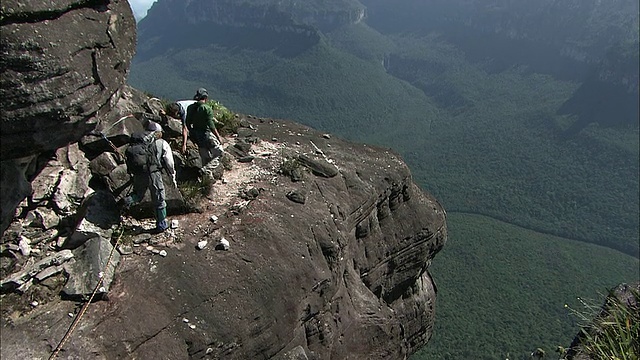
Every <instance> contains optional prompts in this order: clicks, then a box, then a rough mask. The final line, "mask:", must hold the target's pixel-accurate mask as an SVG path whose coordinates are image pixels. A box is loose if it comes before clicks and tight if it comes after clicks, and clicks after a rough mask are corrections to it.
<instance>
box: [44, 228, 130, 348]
mask: <svg viewBox="0 0 640 360" xmlns="http://www.w3.org/2000/svg"><path fill="white" fill-rule="evenodd" d="M123 233H124V230H122V231H121V232H120V235H119V236H118V239H117V240H116V244H115V245H114V246H113V248H112V249H111V252H110V253H109V258H108V259H107V263H106V264H105V266H104V269H103V271H101V272H100V273H98V283H97V284H96V287H95V288H94V289H93V293H91V296H90V297H89V301H87V302H86V303H85V304H84V305H83V306H82V309H81V310H80V313H79V314H78V316H76V318H75V319H73V322H72V323H71V326H69V329H67V332H66V333H65V334H64V336H63V337H62V340H60V343H59V344H58V346H56V348H55V350H54V351H53V353H52V354H51V356H49V360H52V359H55V358H56V357H57V356H58V353H59V352H60V350H62V347H63V346H64V344H65V343H66V342H67V340H69V337H71V333H73V331H74V330H75V329H76V326H78V323H79V322H80V319H81V318H82V316H83V315H84V313H85V312H86V311H87V308H89V304H91V301H92V300H93V298H94V296H96V293H97V292H98V289H100V286H101V285H102V281H103V280H104V273H105V271H106V270H107V269H108V268H109V264H110V263H111V259H112V258H113V253H114V251H115V250H116V248H117V247H118V244H120V240H121V239H122V234H123Z"/></svg>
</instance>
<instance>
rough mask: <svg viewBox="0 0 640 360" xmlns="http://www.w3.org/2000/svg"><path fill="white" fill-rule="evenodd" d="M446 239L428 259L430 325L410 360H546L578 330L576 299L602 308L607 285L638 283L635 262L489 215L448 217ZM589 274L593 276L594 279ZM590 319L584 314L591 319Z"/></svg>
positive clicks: (577, 305) (578, 304)
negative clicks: (433, 294)
mask: <svg viewBox="0 0 640 360" xmlns="http://www.w3.org/2000/svg"><path fill="white" fill-rule="evenodd" d="M448 220H449V221H448V223H449V242H448V243H447V245H446V247H445V248H444V249H443V250H442V252H441V253H440V254H439V255H438V258H437V261H434V262H433V265H432V268H431V270H430V271H431V273H432V274H433V278H434V281H435V283H436V285H437V289H438V299H437V301H436V316H437V321H436V325H435V328H434V333H433V337H432V339H431V341H430V342H429V345H428V346H427V347H425V348H424V349H423V350H422V351H419V352H418V353H416V354H415V355H413V356H412V357H411V359H412V360H430V359H433V360H448V359H451V360H457V359H487V360H495V359H506V358H508V359H512V360H517V359H530V357H529V354H530V353H531V352H532V351H533V350H534V349H536V348H538V347H540V348H542V349H543V350H545V351H546V353H547V354H549V356H550V357H551V358H553V354H554V350H555V349H556V346H558V345H560V346H563V347H566V346H568V345H569V344H570V343H571V340H572V339H573V337H574V335H575V334H577V333H578V319H577V318H576V316H574V315H573V314H572V313H571V311H570V310H569V309H567V308H565V304H566V305H568V306H569V307H570V308H572V309H576V310H579V311H584V309H583V306H582V305H581V303H580V302H579V301H578V299H577V298H578V297H581V298H582V299H584V301H585V302H587V303H590V304H594V305H597V307H599V305H600V304H602V303H603V301H604V298H605V295H606V294H607V290H608V289H609V288H610V287H611V284H616V283H618V282H628V283H631V282H634V281H637V279H638V276H639V274H638V272H639V271H640V270H638V266H640V263H639V262H638V259H636V258H632V257H630V256H627V255H624V254H621V253H619V252H617V251H614V250H611V249H607V248H603V247H601V246H598V245H588V244H584V243H581V242H577V241H570V240H567V239H563V238H559V237H555V236H550V235H542V234H539V233H537V232H534V231H531V230H527V229H523V228H520V227H517V226H514V225H510V224H506V223H503V222H501V221H496V220H493V219H491V218H487V217H483V216H479V215H468V214H461V213H453V214H452V213H449V214H448ZM594 274H598V275H597V276H594ZM592 315H593V314H588V316H592Z"/></svg>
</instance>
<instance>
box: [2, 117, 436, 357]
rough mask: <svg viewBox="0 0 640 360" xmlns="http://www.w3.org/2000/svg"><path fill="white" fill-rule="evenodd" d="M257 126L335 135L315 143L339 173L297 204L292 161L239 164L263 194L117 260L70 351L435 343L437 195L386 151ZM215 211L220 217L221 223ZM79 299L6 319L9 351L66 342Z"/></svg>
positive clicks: (351, 350) (35, 350)
mask: <svg viewBox="0 0 640 360" xmlns="http://www.w3.org/2000/svg"><path fill="white" fill-rule="evenodd" d="M251 123H252V124H253V125H255V126H256V127H257V131H256V136H257V137H259V138H260V139H262V140H261V141H263V142H269V140H268V139H272V138H274V137H276V138H278V139H280V140H279V141H282V142H281V143H280V142H278V143H270V144H269V146H276V145H279V144H282V145H281V146H283V148H286V150H287V151H292V152H294V153H298V154H309V153H315V149H313V148H312V147H311V146H310V145H286V144H296V141H299V140H301V137H300V136H297V135H293V134H297V133H301V134H305V135H303V136H302V140H310V139H314V141H317V142H321V141H331V147H327V146H326V145H327V144H326V143H324V144H323V143H320V144H318V146H320V147H321V148H323V149H325V148H326V149H327V150H325V151H324V152H325V156H326V157H327V159H329V160H330V161H331V163H332V164H333V165H332V166H335V167H336V169H340V170H339V171H338V173H337V174H336V175H335V176H333V177H323V176H310V177H308V178H307V179H305V180H304V181H300V182H296V183H295V184H296V188H297V191H300V192H304V193H305V194H306V197H305V203H304V205H300V204H292V202H291V200H289V199H288V198H287V196H286V195H287V193H288V192H289V191H291V187H290V186H291V179H290V177H289V176H287V175H285V174H279V173H277V164H280V163H281V161H282V158H271V157H258V158H256V159H255V160H254V161H253V162H252V163H250V164H238V165H236V166H238V167H240V166H245V167H246V168H245V170H246V169H248V168H249V167H250V168H252V169H254V168H256V167H259V168H260V169H261V170H260V171H257V172H256V174H258V175H256V177H255V178H252V179H251V181H250V183H251V185H250V189H259V190H258V191H253V192H252V194H254V195H255V193H259V196H252V197H247V199H246V200H244V198H243V196H242V195H243V194H246V193H247V192H245V193H242V192H241V193H240V194H238V195H237V196H238V199H240V200H242V201H244V203H242V204H241V205H238V206H240V207H241V211H234V210H233V208H235V207H236V205H237V204H236V203H235V202H233V201H232V202H230V203H229V204H232V205H224V204H220V205H219V206H218V207H215V208H214V209H215V210H208V209H211V208H205V213H203V214H201V215H200V214H198V215H189V216H188V217H182V218H181V219H180V227H179V229H178V230H179V231H181V234H182V235H181V236H180V241H176V242H166V241H164V240H163V239H165V238H164V237H162V236H163V235H154V236H152V237H151V239H150V243H151V242H153V241H155V240H158V243H157V244H156V245H155V246H166V251H167V256H166V257H160V256H157V257H156V256H153V255H151V253H150V252H148V250H143V249H142V248H141V247H139V248H138V249H141V250H142V251H146V252H147V253H148V254H149V255H151V256H153V257H149V256H141V255H140V254H136V252H137V251H134V254H131V255H128V256H127V257H126V258H125V261H122V262H121V263H120V265H119V267H118V268H117V269H116V274H115V276H114V281H113V283H112V285H111V289H110V291H109V300H108V302H97V303H95V304H92V305H91V309H90V311H88V312H87V313H86V314H85V315H84V318H83V319H82V324H81V326H79V327H78V328H77V329H76V332H75V333H74V334H73V339H72V341H70V342H68V343H67V345H66V346H65V356H67V357H76V358H86V357H87V356H90V354H95V353H98V354H102V355H103V356H104V357H106V358H133V357H135V358H141V359H142V358H144V359H147V358H149V359H152V358H171V359H188V358H201V357H203V358H224V359H255V358H279V359H343V358H351V359H367V360H368V359H404V358H406V357H407V356H409V355H410V354H412V353H413V352H415V351H416V350H417V349H418V348H420V347H422V346H424V345H425V343H426V342H427V341H428V340H429V338H430V337H431V334H432V329H433V323H434V318H435V310H434V306H435V305H434V304H435V292H436V291H435V286H434V284H433V281H432V279H431V276H430V275H429V272H428V267H429V264H430V263H431V261H432V259H433V257H434V256H435V254H436V253H437V252H438V251H439V250H440V249H441V248H442V246H443V245H444V243H445V241H446V237H447V229H446V222H445V218H446V215H445V212H444V210H443V209H442V207H441V206H440V204H439V203H438V202H437V201H436V200H435V199H434V198H433V197H431V196H430V195H429V194H426V193H425V192H423V191H422V190H421V189H420V188H418V187H417V185H416V184H414V183H413V181H412V178H411V174H410V172H409V169H408V168H407V166H406V165H405V164H404V163H403V162H402V160H401V159H400V158H399V157H398V156H397V155H396V154H394V153H392V152H390V151H388V150H384V149H379V148H374V147H370V146H365V145H358V144H353V143H348V142H345V141H342V140H339V139H336V138H334V137H331V139H324V140H323V139H322V138H321V136H320V133H317V132H315V131H313V130H311V129H308V128H306V127H304V126H302V125H298V124H295V123H290V122H286V123H285V122H280V121H277V122H274V123H273V124H261V123H260V122H259V120H257V119H253V120H251ZM280 124H283V125H284V124H286V126H282V127H280V126H279V125H280ZM289 132H290V133H289ZM304 137H308V139H305V138H304ZM318 138H320V139H318ZM309 143H310V141H300V144H309ZM256 146H260V144H256ZM282 151H284V150H282ZM278 153H279V154H280V153H281V152H278ZM283 156H284V155H283ZM234 170H235V171H238V172H242V171H243V170H242V169H234ZM236 175H238V173H236ZM214 186H215V187H221V188H220V191H221V192H222V193H231V192H233V193H236V194H237V193H238V191H237V189H232V188H225V187H224V186H226V185H225V184H218V183H216V184H215V185H214ZM234 190H236V191H235V192H234ZM204 201H205V203H209V200H208V199H205V200H204ZM220 201H222V200H221V199H218V198H215V199H214V202H216V203H218V202H220ZM225 206H226V207H225ZM381 208H382V209H385V210H384V211H383V212H381V211H380V209H381ZM212 214H216V215H220V216H219V219H218V221H217V222H215V224H212V223H211V221H209V218H210V217H211V216H212ZM383 215H384V216H383ZM208 226H209V228H207V227H208ZM363 229H366V231H365V230H363ZM221 237H224V238H226V239H228V240H229V243H230V247H229V250H228V251H215V247H213V246H210V247H206V248H204V249H203V250H197V249H196V244H197V243H198V242H199V241H202V240H208V241H209V242H211V243H217V242H218V241H219V240H220V239H221ZM133 242H134V243H135V241H133ZM161 244H165V245H161ZM157 249H160V248H159V247H158V248H156V250H157ZM69 306H71V305H67V304H66V303H64V302H60V301H58V302H55V301H52V302H51V303H49V305H48V306H47V308H46V310H45V309H44V307H43V308H42V309H40V308H35V309H33V310H31V312H30V313H28V314H25V315H23V316H22V317H21V318H20V320H19V321H18V322H16V323H14V324H12V326H11V328H3V329H2V330H3V331H2V332H1V334H2V343H3V347H2V349H3V352H11V351H12V349H14V350H16V351H17V349H20V351H21V352H22V353H28V354H30V355H31V356H34V357H46V356H48V355H49V352H50V351H51V347H50V346H49V345H47V342H46V341H42V337H43V336H46V337H47V339H54V340H51V341H53V342H55V341H56V339H61V338H62V336H63V335H64V332H65V331H66V330H67V328H68V325H69V323H70V321H69V322H68V323H65V322H64V321H60V318H61V317H62V318H64V316H65V314H67V313H68V312H69ZM29 319H37V321H33V320H29ZM183 319H187V320H188V321H189V322H188V323H187V322H184V321H183ZM36 323H37V325H36ZM190 325H191V326H193V327H190ZM42 327H46V328H47V329H49V330H48V332H47V334H46V335H42V332H41V329H42ZM25 338H28V339H33V341H28V342H25V341H24V339H25ZM123 342H126V343H127V344H128V345H127V346H122V344H123Z"/></svg>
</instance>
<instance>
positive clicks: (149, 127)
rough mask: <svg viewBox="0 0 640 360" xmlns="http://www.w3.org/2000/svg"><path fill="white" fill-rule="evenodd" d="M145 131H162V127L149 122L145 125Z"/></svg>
mask: <svg viewBox="0 0 640 360" xmlns="http://www.w3.org/2000/svg"><path fill="white" fill-rule="evenodd" d="M147 130H149V131H162V126H160V124H158V123H157V122H153V121H149V124H147Z"/></svg>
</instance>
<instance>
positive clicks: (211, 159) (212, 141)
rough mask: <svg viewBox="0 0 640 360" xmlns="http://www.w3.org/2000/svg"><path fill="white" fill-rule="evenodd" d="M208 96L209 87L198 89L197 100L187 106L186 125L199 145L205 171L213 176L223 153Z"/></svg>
mask: <svg viewBox="0 0 640 360" xmlns="http://www.w3.org/2000/svg"><path fill="white" fill-rule="evenodd" d="M208 98H209V94H208V92H207V89H205V88H200V89H198V91H197V92H196V95H195V96H194V97H193V100H195V101H196V102H195V103H193V104H191V105H189V106H188V107H187V115H186V119H185V126H186V128H187V130H188V132H189V136H190V137H191V140H192V141H193V142H194V143H196V145H198V151H199V152H200V159H201V160H202V170H203V172H204V173H205V175H207V176H210V177H213V169H215V168H216V167H218V165H219V161H218V158H219V157H220V156H221V155H222V145H221V144H222V138H221V137H220V134H218V130H217V129H216V122H217V120H216V118H215V117H214V116H213V109H211V107H210V106H209V105H208V104H207V99H208ZM183 148H184V146H183Z"/></svg>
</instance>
